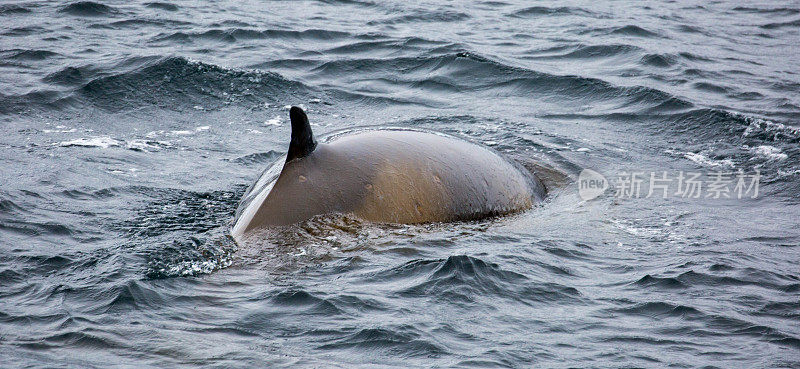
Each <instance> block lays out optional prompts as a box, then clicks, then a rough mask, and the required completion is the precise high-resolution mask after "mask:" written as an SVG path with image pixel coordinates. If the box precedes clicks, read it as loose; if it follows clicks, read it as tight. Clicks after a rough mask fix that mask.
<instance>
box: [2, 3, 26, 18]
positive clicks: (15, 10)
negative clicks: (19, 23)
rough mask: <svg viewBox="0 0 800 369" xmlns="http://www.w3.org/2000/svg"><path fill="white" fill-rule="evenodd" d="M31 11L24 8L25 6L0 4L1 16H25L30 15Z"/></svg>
mask: <svg viewBox="0 0 800 369" xmlns="http://www.w3.org/2000/svg"><path fill="white" fill-rule="evenodd" d="M30 12H31V10H30V9H28V8H26V7H25V6H22V5H18V4H2V5H0V14H3V15H12V14H27V13H30Z"/></svg>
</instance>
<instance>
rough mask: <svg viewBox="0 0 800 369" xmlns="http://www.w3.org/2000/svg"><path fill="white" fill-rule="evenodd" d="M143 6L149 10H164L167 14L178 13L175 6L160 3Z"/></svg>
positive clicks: (177, 8)
mask: <svg viewBox="0 0 800 369" xmlns="http://www.w3.org/2000/svg"><path fill="white" fill-rule="evenodd" d="M144 6H145V7H148V8H150V9H158V10H166V11H168V12H176V11H178V10H179V9H180V8H179V7H178V6H177V5H175V4H170V3H162V2H150V3H144Z"/></svg>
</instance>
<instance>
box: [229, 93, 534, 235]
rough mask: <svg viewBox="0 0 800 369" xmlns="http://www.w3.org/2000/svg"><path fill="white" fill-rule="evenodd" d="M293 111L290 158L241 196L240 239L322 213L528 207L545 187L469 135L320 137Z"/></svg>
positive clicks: (420, 219) (445, 214) (491, 211)
mask: <svg viewBox="0 0 800 369" xmlns="http://www.w3.org/2000/svg"><path fill="white" fill-rule="evenodd" d="M289 118H290V121H291V140H290V142H289V149H288V152H287V154H286V158H285V159H283V158H280V159H278V161H276V162H275V163H274V164H273V165H272V166H271V167H270V168H268V169H267V170H266V171H264V173H263V174H262V175H261V177H260V178H259V179H258V180H257V181H256V182H255V183H254V184H253V185H252V186H250V188H249V189H248V190H247V191H246V193H245V195H244V196H243V198H242V200H241V201H240V204H239V207H238V209H237V211H236V216H235V218H234V221H233V226H232V228H231V235H232V236H233V238H234V239H235V240H236V241H237V242H242V241H243V240H244V239H245V238H246V237H247V236H248V235H250V234H253V233H254V232H256V231H258V230H263V229H269V228H272V227H282V226H289V225H292V224H297V223H301V222H304V221H307V220H309V219H312V218H314V217H316V216H320V215H326V214H348V215H352V216H355V217H356V218H358V219H360V220H363V221H367V222H374V223H399V224H418V223H435V222H453V221H469V220H478V219H482V218H487V217H493V216H499V215H506V214H510V213H516V212H521V211H524V210H527V209H530V208H531V207H532V206H534V205H535V204H537V203H539V202H541V201H543V200H544V198H545V195H546V190H545V188H544V186H543V185H542V182H541V181H540V180H539V179H538V178H537V177H536V175H535V173H532V172H530V171H528V170H526V169H525V168H523V167H522V166H521V165H519V164H517V163H516V162H513V161H511V160H509V159H507V158H506V157H504V156H503V155H501V154H500V153H498V152H497V151H495V150H493V149H490V148H488V147H486V146H483V145H481V144H478V143H476V142H472V141H469V140H467V139H463V138H459V137H455V136H452V135H448V134H444V133H440V132H435V131H428V130H418V129H409V128H391V127H381V128H373V127H368V128H362V129H351V130H347V131H343V132H337V133H334V134H330V135H328V136H326V137H325V138H324V139H320V140H317V139H316V138H315V136H314V134H313V132H312V130H311V125H310V123H309V120H308V116H307V115H306V113H305V112H304V111H303V109H301V108H299V107H296V106H293V107H291V108H290V109H289Z"/></svg>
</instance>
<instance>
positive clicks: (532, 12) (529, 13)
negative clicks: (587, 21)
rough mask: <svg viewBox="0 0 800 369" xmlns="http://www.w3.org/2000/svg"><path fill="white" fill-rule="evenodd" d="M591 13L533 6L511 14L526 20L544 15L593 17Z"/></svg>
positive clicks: (565, 8)
mask: <svg viewBox="0 0 800 369" xmlns="http://www.w3.org/2000/svg"><path fill="white" fill-rule="evenodd" d="M593 14H594V13H592V12H591V11H588V10H586V9H583V8H577V7H566V6H561V7H547V6H531V7H528V8H524V9H520V10H517V11H515V12H513V13H511V14H510V16H512V17H516V18H526V17H534V16H543V15H583V16H586V15H593Z"/></svg>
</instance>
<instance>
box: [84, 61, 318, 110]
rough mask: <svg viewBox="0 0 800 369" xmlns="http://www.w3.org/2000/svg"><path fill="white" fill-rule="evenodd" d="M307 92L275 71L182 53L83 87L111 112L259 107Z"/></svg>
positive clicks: (86, 94) (95, 102) (93, 100)
mask: <svg viewBox="0 0 800 369" xmlns="http://www.w3.org/2000/svg"><path fill="white" fill-rule="evenodd" d="M309 92H310V89H309V88H308V87H307V86H305V85H303V84H301V83H299V82H294V81H290V80H287V79H285V78H283V77H281V76H279V75H278V74H275V73H271V72H263V71H242V70H235V69H226V68H222V67H219V66H216V65H212V64H206V63H202V62H196V61H190V60H187V59H185V58H180V57H170V58H159V59H156V60H155V61H153V62H149V63H145V65H143V66H141V67H138V68H135V69H133V70H130V71H128V72H123V73H120V74H115V75H110V76H103V77H98V78H95V79H93V80H91V81H90V82H88V83H87V84H85V85H84V86H82V87H81V88H80V89H79V94H80V97H82V98H83V99H85V100H87V102H88V103H91V104H92V105H95V106H97V107H100V108H104V109H109V110H113V111H119V110H124V109H131V108H135V107H139V106H148V105H155V106H159V107H161V108H164V109H168V110H185V109H192V108H193V107H194V106H198V105H200V106H203V107H204V108H206V109H214V108H220V107H222V106H225V105H229V104H231V103H248V104H253V105H258V104H263V103H264V102H278V101H282V100H284V99H288V98H290V97H291V98H292V99H295V98H297V97H298V96H303V95H307V94H308V93H309Z"/></svg>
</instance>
